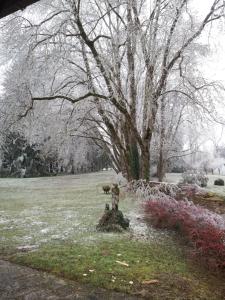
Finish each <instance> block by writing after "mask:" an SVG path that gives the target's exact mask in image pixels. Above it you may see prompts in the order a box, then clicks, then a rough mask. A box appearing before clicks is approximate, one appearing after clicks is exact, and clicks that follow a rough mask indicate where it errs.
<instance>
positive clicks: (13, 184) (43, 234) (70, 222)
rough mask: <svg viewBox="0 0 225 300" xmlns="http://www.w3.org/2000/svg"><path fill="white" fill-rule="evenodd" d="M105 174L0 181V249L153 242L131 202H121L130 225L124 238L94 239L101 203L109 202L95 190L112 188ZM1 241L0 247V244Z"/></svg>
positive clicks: (154, 233) (100, 236) (151, 231)
mask: <svg viewBox="0 0 225 300" xmlns="http://www.w3.org/2000/svg"><path fill="white" fill-rule="evenodd" d="M113 180H114V174H113V173H112V174H111V173H110V172H103V173H96V174H85V175H80V176H79V177H78V176H60V177H52V178H29V179H1V180H0V199H1V200H0V230H1V233H2V234H1V240H0V247H1V244H5V245H7V244H14V246H15V247H25V246H33V245H38V246H40V245H42V244H45V243H51V242H56V241H57V242H58V241H59V242H60V241H70V242H72V243H95V242H98V241H103V240H109V241H111V240H114V239H118V238H124V237H130V236H132V238H135V239H150V240H151V239H158V238H159V234H158V233H157V231H155V230H154V229H153V228H150V229H149V228H147V227H146V225H145V223H144V222H143V221H142V212H141V211H140V209H139V208H140V205H139V203H138V202H137V201H132V200H131V199H130V198H127V199H122V200H121V202H120V208H121V210H122V211H123V213H124V215H125V216H126V217H128V218H129V219H130V220H131V223H130V226H131V229H130V231H128V232H127V233H125V234H123V235H122V237H121V235H120V234H114V233H112V234H111V233H107V234H105V233H100V232H97V231H96V229H95V226H96V224H97V222H98V220H99V218H100V216H101V214H102V210H103V209H104V207H105V203H109V202H110V201H111V198H110V195H104V194H103V193H102V191H99V190H98V189H97V188H96V186H98V185H100V184H104V183H109V182H113ZM3 241H4V242H3Z"/></svg>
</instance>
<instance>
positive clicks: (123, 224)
mask: <svg viewBox="0 0 225 300" xmlns="http://www.w3.org/2000/svg"><path fill="white" fill-rule="evenodd" d="M129 223H130V221H129V219H127V218H124V216H123V213H122V212H121V211H120V210H118V206H116V208H115V209H110V207H109V204H106V207H105V211H104V214H103V215H102V217H101V219H100V220H99V223H98V225H97V227H96V228H97V230H99V231H104V232H123V231H124V230H126V229H127V228H128V227H129Z"/></svg>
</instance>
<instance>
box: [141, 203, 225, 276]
mask: <svg viewBox="0 0 225 300" xmlns="http://www.w3.org/2000/svg"><path fill="white" fill-rule="evenodd" d="M145 212H146V218H147V220H149V221H150V222H151V224H154V225H155V226H156V227H159V228H166V229H173V230H176V231H178V232H179V233H180V234H181V235H182V237H183V238H184V239H185V240H186V241H187V243H188V244H189V245H190V246H191V248H192V255H193V257H195V258H198V259H200V260H201V261H203V262H204V264H205V266H207V267H208V268H210V269H221V270H223V271H225V220H224V219H223V218H222V217H221V216H219V215H218V214H215V213H213V212H211V211H209V210H207V209H205V208H202V207H199V206H196V205H194V204H193V203H191V202H188V201H176V200H175V199H172V198H171V197H164V198H160V199H159V198H157V199H151V200H149V201H147V202H146V203H145Z"/></svg>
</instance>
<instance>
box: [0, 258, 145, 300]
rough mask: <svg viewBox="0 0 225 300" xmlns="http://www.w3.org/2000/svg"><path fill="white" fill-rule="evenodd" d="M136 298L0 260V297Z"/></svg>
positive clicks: (18, 299) (12, 299)
mask: <svg viewBox="0 0 225 300" xmlns="http://www.w3.org/2000/svg"><path fill="white" fill-rule="evenodd" d="M67 299H68V300H73V299H83V300H112V299H113V300H125V299H126V300H137V299H141V298H140V297H136V296H129V295H126V294H122V293H116V292H112V291H108V290H105V289H96V288H93V287H90V286H88V285H80V284H79V283H76V282H73V281H67V280H64V279H60V278H57V277H55V276H53V275H50V274H47V273H44V272H40V271H37V270H33V269H31V268H28V267H23V266H19V265H15V264H12V263H9V262H7V261H3V260H0V300H67Z"/></svg>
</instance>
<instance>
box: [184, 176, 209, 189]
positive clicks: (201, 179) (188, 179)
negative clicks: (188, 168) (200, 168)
mask: <svg viewBox="0 0 225 300" xmlns="http://www.w3.org/2000/svg"><path fill="white" fill-rule="evenodd" d="M182 178H183V182H182V183H184V184H197V185H199V186H201V187H206V186H207V182H208V180H209V178H208V177H207V176H206V175H205V174H203V173H195V172H184V173H183V174H182Z"/></svg>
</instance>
